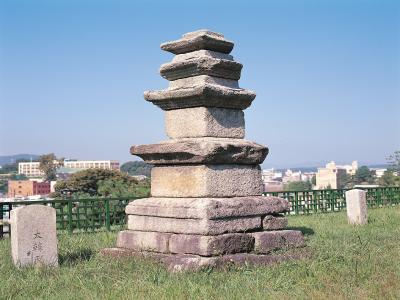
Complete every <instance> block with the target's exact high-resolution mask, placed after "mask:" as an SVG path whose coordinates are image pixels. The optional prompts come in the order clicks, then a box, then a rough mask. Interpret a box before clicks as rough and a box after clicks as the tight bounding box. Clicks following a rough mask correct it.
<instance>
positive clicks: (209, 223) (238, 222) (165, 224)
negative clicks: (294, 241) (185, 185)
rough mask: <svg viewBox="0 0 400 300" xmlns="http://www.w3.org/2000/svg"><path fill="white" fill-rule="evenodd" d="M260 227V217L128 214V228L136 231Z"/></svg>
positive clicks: (206, 232) (219, 230)
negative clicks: (169, 216)
mask: <svg viewBox="0 0 400 300" xmlns="http://www.w3.org/2000/svg"><path fill="white" fill-rule="evenodd" d="M260 228H261V217H242V218H231V219H216V220H208V219H173V218H160V217H151V216H138V215H128V229H129V230H137V231H156V232H171V233H184V234H203V235H217V234H223V233H232V232H245V231H249V230H253V229H260Z"/></svg>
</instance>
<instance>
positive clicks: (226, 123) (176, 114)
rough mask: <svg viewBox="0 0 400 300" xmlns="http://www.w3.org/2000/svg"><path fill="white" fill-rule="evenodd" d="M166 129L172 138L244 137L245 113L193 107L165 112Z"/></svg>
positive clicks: (224, 109)
mask: <svg viewBox="0 0 400 300" xmlns="http://www.w3.org/2000/svg"><path fill="white" fill-rule="evenodd" d="M165 130H166V133H167V135H168V136H169V137H170V138H172V139H177V138H198V137H221V138H237V139H242V138H244V134H245V122H244V113H243V111H241V110H237V109H227V108H218V107H193V108H184V109H174V110H168V111H166V112H165Z"/></svg>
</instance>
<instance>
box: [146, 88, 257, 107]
mask: <svg viewBox="0 0 400 300" xmlns="http://www.w3.org/2000/svg"><path fill="white" fill-rule="evenodd" d="M255 97H256V94H255V93H254V92H253V91H250V90H245V89H240V88H238V89H236V88H230V87H226V86H222V85H215V84H209V83H204V84H200V85H197V86H193V87H188V88H181V89H175V90H161V91H146V92H145V93H144V98H145V99H146V100H147V101H149V102H151V103H153V104H154V105H156V106H158V107H160V108H161V109H163V110H171V109H181V108H188V107H199V106H204V107H220V108H232V109H240V110H242V109H246V108H248V107H249V106H250V105H251V102H252V101H253V100H254V98H255Z"/></svg>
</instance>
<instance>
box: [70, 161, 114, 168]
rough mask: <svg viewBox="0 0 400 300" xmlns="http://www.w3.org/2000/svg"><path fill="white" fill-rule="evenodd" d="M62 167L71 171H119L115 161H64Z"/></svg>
mask: <svg viewBox="0 0 400 300" xmlns="http://www.w3.org/2000/svg"><path fill="white" fill-rule="evenodd" d="M64 167H66V168H72V169H109V170H110V169H112V170H119V162H118V161H116V160H72V159H66V160H64Z"/></svg>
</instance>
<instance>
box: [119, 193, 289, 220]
mask: <svg viewBox="0 0 400 300" xmlns="http://www.w3.org/2000/svg"><path fill="white" fill-rule="evenodd" d="M289 207H290V205H289V202H288V201H287V200H285V199H282V198H279V197H273V196H266V197H264V196H247V197H233V198H145V199H138V200H135V201H132V202H131V203H130V204H129V205H127V207H126V209H125V212H126V214H127V215H139V216H153V217H162V218H176V219H208V220H215V219H229V218H241V217H250V216H259V217H263V216H266V215H269V214H278V213H283V212H286V211H288V210H289Z"/></svg>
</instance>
